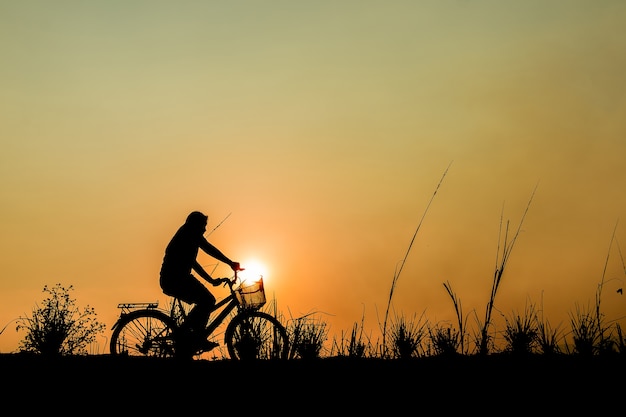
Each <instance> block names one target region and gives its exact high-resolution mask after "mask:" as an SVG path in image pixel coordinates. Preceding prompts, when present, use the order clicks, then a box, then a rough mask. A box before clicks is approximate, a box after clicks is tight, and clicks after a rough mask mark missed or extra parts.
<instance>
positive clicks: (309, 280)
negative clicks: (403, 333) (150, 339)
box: [0, 0, 626, 353]
mask: <svg viewBox="0 0 626 417" xmlns="http://www.w3.org/2000/svg"><path fill="white" fill-rule="evenodd" d="M624 22H626V2H624V1H622V0H615V1H611V0H600V1H597V0H596V1H582V0H554V1H545V0H530V1H528V0H526V1H495V0H494V1H486V0H485V1H481V0H476V1H472V0H455V1H453V0H443V1H442V0H437V1H435V0H432V1H419V0H416V1H395V0H386V1H368V0H358V1H357V0H354V1H343V0H339V1H312V2H304V1H272V0H270V1H176V2H170V1H141V0H136V1H132V0H131V1H106V2H92V1H63V0H60V1H55V2H54V5H52V4H51V3H50V2H47V1H20V2H16V1H5V0H0V54H1V55H0V56H1V59H2V65H0V91H2V94H1V95H0V145H1V148H0V149H1V151H0V170H1V175H0V190H1V194H0V199H1V200H0V201H1V204H0V228H1V230H2V233H1V234H0V251H1V253H2V255H1V257H0V274H1V275H2V279H1V280H0V306H1V307H0V326H4V325H5V324H7V323H9V326H8V327H7V329H5V331H4V333H2V334H1V335H0V352H11V351H15V350H16V348H17V344H18V340H19V339H20V338H21V337H22V336H23V333H21V332H16V331H15V326H14V324H15V323H14V322H11V321H12V320H14V319H16V318H17V317H19V316H23V315H29V314H31V313H32V309H33V308H34V307H35V304H36V303H39V302H41V301H42V300H43V298H44V295H45V294H44V293H43V292H42V289H43V287H44V285H49V286H52V285H54V284H56V283H62V284H64V285H73V286H74V288H75V290H74V291H73V292H72V295H73V296H74V298H76V301H77V304H78V306H80V307H84V306H86V305H89V306H91V307H94V308H95V310H96V312H97V314H98V319H99V320H100V321H101V322H103V323H105V324H106V325H107V330H106V331H105V333H104V335H103V336H102V337H101V338H100V339H99V340H100V342H101V345H100V346H99V347H97V348H96V350H97V351H100V353H108V346H107V345H106V343H107V342H106V339H107V338H108V336H109V335H110V327H111V326H112V325H113V323H114V321H115V319H116V318H117V316H118V314H119V311H118V309H117V304H118V303H120V302H132V301H155V300H160V302H161V303H162V304H164V303H165V301H166V298H165V297H164V296H163V295H162V293H161V290H160V288H159V285H158V273H159V268H160V264H161V260H162V256H163V250H164V248H165V245H166V244H167V242H168V241H169V239H170V237H171V236H172V234H173V233H174V232H175V230H176V229H177V228H178V227H179V226H180V225H181V224H182V222H183V221H184V219H185V217H186V215H187V214H188V213H189V212H190V211H192V210H201V211H203V212H205V213H206V214H207V215H208V216H209V226H208V228H209V230H211V229H212V228H214V227H216V226H217V225H218V224H219V223H220V222H221V221H222V220H224V222H223V223H222V224H221V225H220V226H219V227H218V228H217V229H216V230H215V231H214V232H213V233H212V234H211V235H210V236H209V240H211V241H212V243H214V244H215V245H216V246H218V247H219V248H220V249H222V250H223V251H224V252H225V253H226V254H227V255H228V256H230V257H231V258H232V259H234V260H237V261H240V262H242V264H243V266H244V267H245V266H246V262H250V261H249V260H251V259H257V260H259V261H260V262H263V263H264V264H265V265H266V268H267V269H266V271H265V278H266V288H267V292H268V297H269V298H274V299H275V300H276V301H277V302H278V307H279V309H280V310H281V311H282V312H283V313H284V314H285V315H286V316H287V317H290V318H296V317H300V316H302V315H305V314H313V316H314V317H317V318H319V319H320V320H322V321H324V322H327V323H328V326H329V328H328V329H329V339H332V338H334V337H341V334H342V333H350V331H351V329H352V327H353V325H354V324H355V323H361V321H362V320H363V323H364V326H363V327H364V331H365V333H366V334H367V335H369V336H370V337H371V338H372V339H374V340H375V339H377V338H378V337H379V336H378V334H379V329H380V323H382V321H383V317H384V312H385V309H386V306H387V302H388V300H389V292H390V289H391V285H392V282H393V278H394V274H395V273H396V269H397V268H398V266H399V265H400V263H401V262H402V260H403V259H404V257H405V255H406V254H407V251H408V249H409V247H410V251H408V256H407V258H406V263H405V264H404V269H403V270H402V273H401V274H400V276H399V277H398V281H397V285H396V287H395V292H394V296H393V300H392V301H393V309H394V311H395V315H397V316H404V317H405V318H411V317H413V316H418V317H419V316H421V315H422V314H424V317H426V318H427V320H428V321H429V322H430V323H431V324H433V325H434V324H437V323H447V321H449V320H453V319H454V317H455V316H454V308H453V304H452V301H451V299H450V297H449V295H448V294H447V293H446V291H445V289H444V287H443V283H444V282H449V283H450V284H451V286H452V289H453V290H454V292H455V293H456V295H457V296H458V298H459V299H460V300H461V302H462V306H463V309H464V312H465V314H466V315H470V319H469V327H472V325H473V324H474V323H475V319H474V318H473V316H472V312H475V313H476V314H477V316H478V317H479V318H480V319H482V318H483V316H484V311H485V306H486V303H487V301H488V298H489V293H490V290H491V284H492V278H493V274H494V271H495V268H496V256H497V254H498V245H499V233H500V229H501V221H502V222H506V221H510V229H511V232H510V235H512V234H513V231H515V229H516V228H517V227H518V225H519V222H520V220H521V219H522V216H523V214H524V211H525V210H526V208H527V206H528V204H529V201H530V200H531V196H532V201H531V202H530V207H528V212H527V214H526V217H525V218H524V222H523V226H522V230H521V232H520V234H519V236H518V239H517V241H516V244H515V247H514V249H513V251H512V253H511V256H510V258H509V262H508V264H507V266H506V272H505V274H504V277H503V281H502V284H501V287H500V290H499V293H498V296H497V298H496V309H497V310H498V311H497V312H495V313H494V314H495V316H496V317H498V316H500V315H507V316H508V315H510V314H512V313H513V312H523V310H524V308H525V306H526V305H527V304H528V303H533V304H535V305H537V306H538V308H541V309H543V310H544V314H545V317H546V318H547V319H548V320H549V321H550V323H551V324H552V325H553V326H556V325H558V324H559V323H562V324H563V325H567V324H568V323H569V315H570V313H571V312H573V311H574V310H575V308H576V306H577V305H579V306H583V307H585V306H589V305H593V303H594V298H595V294H596V290H597V289H598V285H599V283H600V282H601V280H602V279H603V277H604V281H605V284H604V286H603V287H602V288H603V292H602V308H603V311H604V312H605V313H606V316H607V319H608V320H617V319H621V318H622V317H623V316H626V298H623V297H622V296H620V295H619V294H618V293H617V292H616V290H617V289H618V288H621V287H622V286H623V285H624V280H625V279H626V270H625V268H624V264H623V255H624V253H625V252H626V193H625V192H624V191H625V185H626V164H625V163H624V162H625V161H626V158H625V157H626V117H625V115H626V76H625V74H626V54H625V53H624V52H625V51H626V25H624ZM448 167H449V169H448ZM446 169H448V171H447V174H446V175H445V177H444V179H443V181H442V182H441V185H440V187H439V189H438V192H437V194H436V195H435V196H434V198H433V193H434V192H435V189H436V188H437V185H438V184H439V182H440V180H441V178H442V176H443V175H444V172H446ZM535 189H536V190H535ZM533 191H534V195H533ZM429 203H430V205H429ZM422 218H423V221H422ZM620 218H621V219H622V220H621V221H620ZM420 224H421V226H420V228H419V231H418V233H417V235H416V236H415V240H414V242H413V244H412V246H409V245H410V243H411V239H412V237H413V236H414V234H415V231H416V230H417V227H418V225H420ZM614 231H615V235H614V238H613V233H614ZM620 245H621V248H620ZM500 246H501V244H500ZM201 262H202V263H203V264H204V265H205V266H206V267H207V269H208V270H209V271H213V266H212V265H213V264H214V261H213V260H212V259H210V258H208V257H206V258H205V257H201ZM605 263H606V265H607V266H606V272H604V268H605ZM228 272H229V271H228V268H226V267H225V266H224V265H217V267H216V269H215V273H214V275H215V276H225V275H228ZM214 293H215V294H216V295H217V296H218V297H219V296H220V295H221V294H223V292H222V291H221V290H216V291H214Z"/></svg>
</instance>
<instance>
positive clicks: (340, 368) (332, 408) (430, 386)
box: [0, 354, 626, 416]
mask: <svg viewBox="0 0 626 417" xmlns="http://www.w3.org/2000/svg"><path fill="white" fill-rule="evenodd" d="M625 371H626V358H625V357H624V356H623V355H621V356H611V357H593V358H580V357H575V356H568V355H566V356H559V357H543V356H537V357H529V358H517V359H514V358H511V357H507V356H500V355H494V356H489V357H484V358H480V357H459V358H437V357H432V358H419V359H413V360H408V361H401V360H380V359H360V360H355V359H346V358H327V359H318V360H313V361H301V360H294V361H286V362H282V363H276V362H260V363H257V362H255V363H245V362H234V361H230V360H222V361H205V360H196V361H188V362H181V361H175V360H162V359H153V358H123V357H111V356H109V355H89V356H72V357H62V358H56V359H51V358H43V357H40V356H33V355H25V354H1V355H0V372H1V379H2V391H1V395H2V399H3V404H5V405H7V404H12V405H13V407H11V408H12V409H15V410H22V409H23V410H24V412H28V415H31V414H32V413H33V412H36V413H38V412H45V413H46V414H49V413H55V414H56V412H59V413H61V415H79V414H80V415H85V414H98V415H104V414H112V415H123V416H126V415H133V414H135V413H141V414H142V415H143V414H155V415H159V416H160V415H163V414H164V413H165V414H167V413H170V412H177V414H179V415H180V414H188V413H193V414H201V415H205V414H217V413H218V411H219V410H225V408H224V407H232V411H233V412H234V413H235V414H236V415H244V414H250V413H254V414H262V415H267V414H276V415H307V416H309V415H328V414H332V415H337V414H345V413H350V415H353V414H366V415H370V414H380V413H383V414H384V415H385V416H387V415H391V414H396V413H403V414H406V413H409V414H410V415H416V414H421V413H429V414H433V413H435V414H443V415H449V414H459V413H468V414H474V413H479V414H482V415H510V414H515V415H519V414H523V413H533V414H539V415H544V414H548V413H550V414H554V413H556V414H555V415H559V416H562V415H564V414H565V413H570V412H573V413H574V414H581V413H583V412H584V413H585V414H587V413H593V414H596V415H597V413H600V412H607V411H609V410H614V409H616V410H620V409H622V408H623V407H624V404H623V401H622V400H623V398H626V383H625V381H626V372H625ZM3 414H4V413H3ZM16 414H18V413H16V412H12V413H11V415H16ZM619 414H621V411H620V412H619Z"/></svg>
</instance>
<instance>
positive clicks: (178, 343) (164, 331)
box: [109, 271, 289, 360]
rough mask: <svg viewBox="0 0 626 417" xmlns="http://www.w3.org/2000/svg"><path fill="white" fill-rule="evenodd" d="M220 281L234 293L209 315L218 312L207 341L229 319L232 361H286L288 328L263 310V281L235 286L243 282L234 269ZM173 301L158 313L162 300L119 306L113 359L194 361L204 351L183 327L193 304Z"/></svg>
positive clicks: (208, 328)
mask: <svg viewBox="0 0 626 417" xmlns="http://www.w3.org/2000/svg"><path fill="white" fill-rule="evenodd" d="M222 280H223V281H224V283H225V284H227V285H228V288H229V289H230V294H229V295H227V296H226V297H224V298H223V299H221V300H220V301H218V302H217V303H216V304H215V306H214V307H213V309H212V312H211V314H212V315H213V314H214V313H216V312H218V311H219V313H218V314H217V315H216V316H215V317H214V318H211V319H210V320H209V322H208V324H207V326H206V328H205V339H208V338H209V337H210V336H211V335H212V334H213V332H215V330H216V329H217V328H218V327H219V326H220V325H221V324H222V323H224V322H225V320H227V318H229V317H230V322H229V323H228V324H227V326H226V330H225V331H224V343H225V345H226V348H227V351H228V354H229V356H230V358H231V359H233V360H249V359H287V355H288V352H289V343H288V341H289V339H288V337H287V330H286V328H285V327H284V326H283V325H282V324H281V323H280V321H279V320H278V319H277V318H276V317H274V316H272V315H271V314H269V313H267V312H264V311H261V307H262V306H263V305H265V302H266V299H265V288H264V285H263V277H260V279H259V280H258V281H255V282H253V283H251V284H250V285H247V283H246V282H245V281H242V282H240V283H239V285H237V281H239V280H240V279H239V277H238V275H237V271H235V275H234V277H233V278H232V279H231V278H222ZM244 284H246V285H244ZM170 300H171V303H170V307H169V309H159V308H158V302H156V303H121V304H118V308H120V309H121V310H122V311H121V313H120V317H119V318H118V320H117V321H116V323H115V324H114V325H113V327H112V334H111V341H110V346H109V349H110V353H111V355H124V356H151V357H161V358H191V357H193V356H195V355H199V354H201V353H203V351H202V350H196V348H195V347H193V346H190V344H189V340H188V333H187V331H186V329H185V327H184V323H185V319H186V317H187V311H188V310H189V307H190V306H189V305H188V304H186V303H184V302H183V301H182V300H180V299H178V298H174V297H171V298H170ZM186 307H187V308H186ZM220 309H221V311H220ZM231 313H234V314H231ZM215 345H217V344H215Z"/></svg>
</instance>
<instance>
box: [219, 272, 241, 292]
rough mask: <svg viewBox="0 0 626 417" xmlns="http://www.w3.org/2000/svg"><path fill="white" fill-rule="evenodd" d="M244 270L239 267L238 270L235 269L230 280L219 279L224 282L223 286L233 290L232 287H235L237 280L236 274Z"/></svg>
mask: <svg viewBox="0 0 626 417" xmlns="http://www.w3.org/2000/svg"><path fill="white" fill-rule="evenodd" d="M245 269H246V268H241V267H239V268H237V269H235V275H234V276H233V277H232V278H221V279H222V280H223V281H224V284H225V285H226V284H228V286H229V287H230V289H231V290H232V289H233V285H235V284H236V283H237V278H238V276H237V272H239V271H243V270H245Z"/></svg>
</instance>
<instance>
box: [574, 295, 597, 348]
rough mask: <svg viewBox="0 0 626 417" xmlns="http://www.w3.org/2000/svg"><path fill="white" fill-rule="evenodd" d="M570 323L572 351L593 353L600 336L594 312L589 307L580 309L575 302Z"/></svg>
mask: <svg viewBox="0 0 626 417" xmlns="http://www.w3.org/2000/svg"><path fill="white" fill-rule="evenodd" d="M570 324H571V327H572V340H573V344H574V347H573V353H575V354H579V355H581V356H591V355H593V354H595V353H596V352H597V348H598V345H599V342H600V340H601V338H602V335H601V330H600V327H599V326H598V322H597V321H596V317H595V314H594V313H592V312H591V311H589V309H581V308H580V306H579V305H578V304H576V311H575V313H570Z"/></svg>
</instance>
